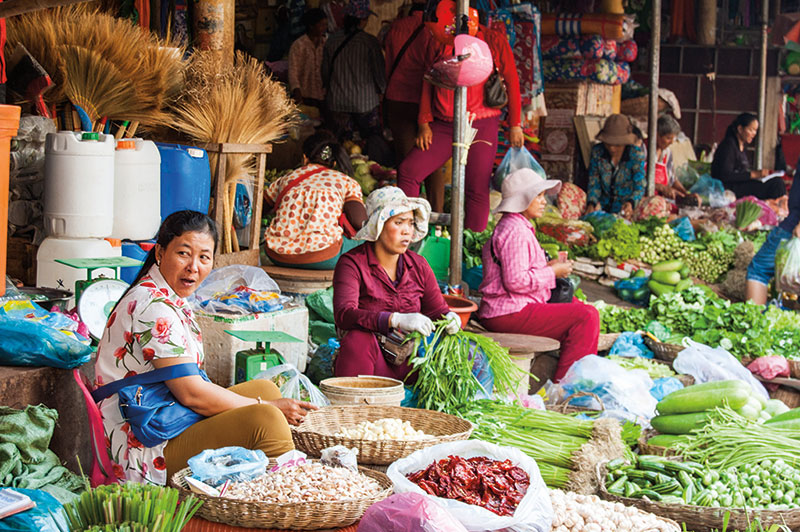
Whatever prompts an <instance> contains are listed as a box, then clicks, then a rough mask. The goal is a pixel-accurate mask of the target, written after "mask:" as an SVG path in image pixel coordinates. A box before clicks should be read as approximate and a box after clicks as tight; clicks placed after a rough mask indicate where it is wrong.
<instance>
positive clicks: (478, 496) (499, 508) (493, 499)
mask: <svg viewBox="0 0 800 532" xmlns="http://www.w3.org/2000/svg"><path fill="white" fill-rule="evenodd" d="M406 478H408V480H410V481H411V482H413V483H414V484H416V485H417V486H419V487H420V488H422V489H423V491H425V492H426V493H429V494H431V495H434V496H436V497H444V498H445V499H455V500H457V501H461V502H465V503H467V504H474V505H475V506H481V507H483V508H486V509H487V510H489V511H491V512H494V513H496V514H497V515H513V514H514V512H515V511H516V509H517V506H518V505H519V503H520V501H521V500H522V498H523V497H524V496H525V493H526V492H527V491H528V486H529V485H530V483H531V479H530V477H529V476H528V473H526V472H525V471H524V470H523V469H521V468H519V467H517V466H515V465H514V464H512V463H511V461H510V460H504V461H502V462H499V461H497V460H492V459H491V458H487V457H485V456H477V457H475V458H462V457H460V456H448V457H447V458H443V459H442V460H439V461H438V462H434V463H432V464H431V465H429V466H428V467H427V468H425V469H422V470H420V471H417V472H416V473H411V474H410V475H406Z"/></svg>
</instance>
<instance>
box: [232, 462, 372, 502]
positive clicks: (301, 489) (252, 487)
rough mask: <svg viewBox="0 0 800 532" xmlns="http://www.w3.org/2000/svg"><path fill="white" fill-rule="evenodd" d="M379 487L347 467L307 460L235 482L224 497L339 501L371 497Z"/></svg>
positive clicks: (260, 499)
mask: <svg viewBox="0 0 800 532" xmlns="http://www.w3.org/2000/svg"><path fill="white" fill-rule="evenodd" d="M382 489H383V488H381V486H380V484H378V483H377V482H376V481H375V480H373V479H371V478H369V477H367V476H365V475H362V474H360V473H357V472H355V471H351V470H350V469H347V468H344V467H330V466H326V465H322V464H319V463H315V462H306V463H304V464H301V465H297V466H292V467H286V468H283V469H279V470H277V471H275V472H268V473H267V474H266V475H264V476H262V477H259V478H257V479H255V480H251V481H248V482H235V483H233V484H231V486H230V488H228V491H226V492H225V497H230V498H231V499H241V500H244V501H253V502H269V503H296V502H308V501H341V500H345V499H365V498H369V497H373V496H375V495H377V494H378V493H380V492H381V491H382Z"/></svg>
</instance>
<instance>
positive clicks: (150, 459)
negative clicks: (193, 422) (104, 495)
mask: <svg viewBox="0 0 800 532" xmlns="http://www.w3.org/2000/svg"><path fill="white" fill-rule="evenodd" d="M172 357H190V358H192V359H193V360H195V361H197V364H198V365H200V366H202V364H203V338H202V335H201V334H200V329H199V327H198V326H197V323H196V322H195V321H194V314H193V313H192V309H191V308H190V307H189V305H188V304H187V303H186V302H185V301H184V300H183V299H182V298H180V297H179V296H178V295H177V294H176V293H175V292H174V291H173V290H172V288H170V286H169V284H167V281H166V280H165V279H164V277H163V276H162V275H161V272H160V271H159V269H158V266H157V265H153V267H152V268H150V271H149V272H148V274H147V275H146V276H145V277H143V278H142V280H141V281H140V282H139V283H138V284H136V285H135V286H134V287H133V288H132V289H131V290H130V292H128V293H127V294H126V295H125V297H123V298H122V299H121V300H120V301H119V303H118V304H117V308H116V309H115V310H114V312H113V313H112V314H111V316H109V318H108V322H107V323H106V328H105V331H104V332H103V337H102V338H101V339H100V343H99V345H98V346H97V362H95V366H94V370H95V386H102V385H103V384H108V383H110V382H114V381H117V380H119V379H122V378H124V377H128V376H131V375H136V374H139V373H145V372H147V371H152V370H153V369H155V368H154V366H153V364H152V361H153V360H154V359H159V358H172ZM100 413H101V415H102V416H103V427H104V428H105V436H106V446H107V448H108V455H109V457H110V458H111V461H112V462H113V469H114V474H115V475H116V476H117V478H118V479H120V481H125V480H129V481H132V482H139V483H142V482H151V483H154V484H160V485H164V484H166V482H167V469H166V463H165V461H164V447H165V446H166V445H167V444H166V443H163V444H161V445H158V446H156V447H144V446H143V445H142V443H141V442H139V440H137V439H136V436H134V435H133V432H132V431H131V430H130V426H129V425H128V423H126V422H125V421H124V420H123V419H122V414H121V413H120V411H119V400H118V399H117V395H116V394H115V395H112V396H111V397H109V398H108V399H105V400H103V401H101V402H100Z"/></svg>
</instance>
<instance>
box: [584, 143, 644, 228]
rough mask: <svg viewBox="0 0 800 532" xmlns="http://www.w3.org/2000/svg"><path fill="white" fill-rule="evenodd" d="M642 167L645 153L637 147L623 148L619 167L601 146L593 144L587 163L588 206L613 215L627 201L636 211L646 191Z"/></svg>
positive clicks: (630, 145) (600, 144)
mask: <svg viewBox="0 0 800 532" xmlns="http://www.w3.org/2000/svg"><path fill="white" fill-rule="evenodd" d="M644 167H645V155H644V151H643V150H642V149H641V148H639V147H637V146H634V145H632V144H629V145H628V146H626V147H625V151H624V152H623V153H622V158H621V159H620V161H619V164H618V165H617V166H614V165H613V164H612V162H611V154H609V153H608V150H607V149H606V147H605V146H604V145H603V143H602V142H601V143H599V144H595V145H594V146H593V147H592V156H591V158H590V160H589V189H588V191H587V196H588V198H587V201H588V203H594V204H599V205H600V207H601V208H602V209H603V210H604V211H605V212H610V213H614V214H616V213H618V212H619V211H621V210H622V205H623V204H624V203H625V202H626V201H630V202H631V205H632V206H633V208H636V206H637V205H639V202H640V201H642V198H644V195H645V191H646V190H647V176H646V175H645V171H644Z"/></svg>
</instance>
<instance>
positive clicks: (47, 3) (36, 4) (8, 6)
mask: <svg viewBox="0 0 800 532" xmlns="http://www.w3.org/2000/svg"><path fill="white" fill-rule="evenodd" d="M81 2H86V0H5V2H3V3H2V4H0V18H8V17H14V16H16V15H22V14H24V13H30V12H31V11H39V10H40V9H47V8H50V7H58V6H68V5H70V4H79V3H81Z"/></svg>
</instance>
